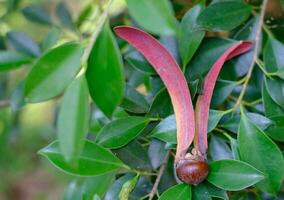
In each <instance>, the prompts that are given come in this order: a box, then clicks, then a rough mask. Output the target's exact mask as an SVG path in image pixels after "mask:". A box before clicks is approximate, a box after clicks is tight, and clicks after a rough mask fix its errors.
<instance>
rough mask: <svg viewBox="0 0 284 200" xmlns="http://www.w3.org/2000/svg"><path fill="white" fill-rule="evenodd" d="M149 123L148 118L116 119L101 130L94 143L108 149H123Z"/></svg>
mask: <svg viewBox="0 0 284 200" xmlns="http://www.w3.org/2000/svg"><path fill="white" fill-rule="evenodd" d="M149 121H150V120H149V119H148V118H144V117H136V116H131V117H125V118H121V119H117V120H115V121H112V122H111V123H109V124H107V125H106V126H104V127H103V128H102V129H101V131H100V132H99V133H98V136H97V138H96V142H97V143H99V144H101V145H102V146H104V147H106V148H110V149H117V148H120V147H123V146H124V145H126V144H127V143H129V142H130V141H131V140H133V139H134V138H135V137H137V136H138V135H139V134H140V133H141V131H142V130H143V129H144V128H145V127H146V125H147V124H148V123H149Z"/></svg>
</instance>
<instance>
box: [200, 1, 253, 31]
mask: <svg viewBox="0 0 284 200" xmlns="http://www.w3.org/2000/svg"><path fill="white" fill-rule="evenodd" d="M251 11H252V6H250V5H248V4H245V3H243V2H235V1H228V2H218V3H214V4H211V5H210V6H209V7H207V8H206V9H205V10H204V11H203V12H202V13H201V14H200V15H199V17H198V19H197V23H198V26H199V28H204V29H206V30H209V31H229V30H232V29H233V28H235V27H237V26H239V25H240V24H241V23H242V22H244V21H245V20H246V19H247V18H248V17H249V16H250V13H251Z"/></svg>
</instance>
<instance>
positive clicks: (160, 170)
mask: <svg viewBox="0 0 284 200" xmlns="http://www.w3.org/2000/svg"><path fill="white" fill-rule="evenodd" d="M169 156H170V151H168V153H167V155H166V157H165V159H164V161H163V164H162V165H161V167H160V169H159V172H158V176H157V178H156V181H155V183H154V186H153V188H152V190H151V192H150V193H149V200H152V199H153V198H154V196H155V194H156V193H157V190H158V186H159V183H160V181H161V178H162V175H163V173H164V171H165V168H166V166H167V163H168V160H169Z"/></svg>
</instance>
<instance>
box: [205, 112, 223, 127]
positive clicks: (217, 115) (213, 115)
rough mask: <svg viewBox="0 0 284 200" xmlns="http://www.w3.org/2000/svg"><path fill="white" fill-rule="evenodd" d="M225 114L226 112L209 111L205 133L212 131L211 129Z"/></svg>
mask: <svg viewBox="0 0 284 200" xmlns="http://www.w3.org/2000/svg"><path fill="white" fill-rule="evenodd" d="M225 114H226V111H221V110H210V111H209V120H208V128H207V132H211V131H213V129H214V128H215V127H216V126H217V125H218V123H219V121H220V120H221V119H222V117H223V116H224V115H225Z"/></svg>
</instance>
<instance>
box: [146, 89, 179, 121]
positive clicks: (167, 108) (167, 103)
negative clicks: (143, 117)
mask: <svg viewBox="0 0 284 200" xmlns="http://www.w3.org/2000/svg"><path fill="white" fill-rule="evenodd" d="M173 113H174V111H173V106H172V102H171V99H170V96H169V93H168V91H167V90H166V89H162V90H160V91H159V92H158V94H157V95H156V96H155V97H154V100H153V102H152V104H151V106H150V110H149V111H148V113H147V116H148V117H157V118H165V117H168V116H169V115H171V114H173Z"/></svg>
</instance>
